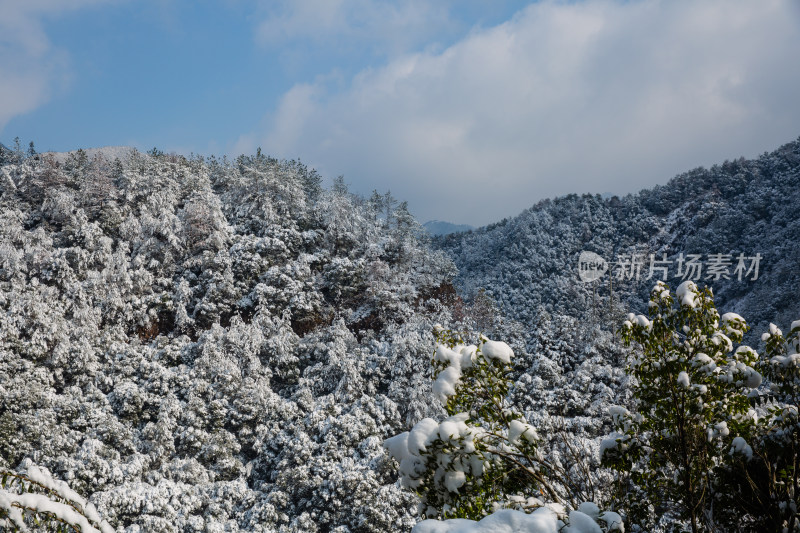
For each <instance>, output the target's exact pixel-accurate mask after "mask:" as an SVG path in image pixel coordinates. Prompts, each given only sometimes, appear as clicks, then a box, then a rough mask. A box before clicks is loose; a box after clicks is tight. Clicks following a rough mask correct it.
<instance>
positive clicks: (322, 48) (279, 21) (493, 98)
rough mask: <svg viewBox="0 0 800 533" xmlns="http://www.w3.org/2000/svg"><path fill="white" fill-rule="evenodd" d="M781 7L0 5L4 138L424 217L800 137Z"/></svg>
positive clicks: (602, 0)
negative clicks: (293, 172) (250, 167)
mask: <svg viewBox="0 0 800 533" xmlns="http://www.w3.org/2000/svg"><path fill="white" fill-rule="evenodd" d="M798 6H800V3H798V2H796V1H795V0H762V1H758V2H753V1H749V0H742V1H738V0H697V1H694V0H693V1H688V0H687V1H682V0H670V1H666V0H665V1H657V0H641V1H615V0H584V1H572V2H549V1H543V2H534V3H531V2H522V1H512V0H505V1H504V0H493V1H483V2H481V1H477V0H460V1H457V0H438V1H433V0H431V1H421V0H409V1H406V2H387V1H379V0H295V1H293V2H289V1H285V2H282V1H274V2H254V1H248V0H223V1H219V2H210V1H203V0H195V1H178V0H176V1H169V0H139V1H135V0H128V1H110V0H109V1H103V0H0V141H2V142H3V143H5V144H10V143H11V142H12V140H13V138H14V137H15V136H19V137H20V138H21V139H22V141H23V142H25V143H27V142H28V141H29V140H33V141H35V143H36V146H37V148H38V149H39V150H54V151H65V150H72V149H76V148H79V147H94V146H105V145H132V146H136V147H137V148H140V149H143V150H146V149H149V148H151V147H154V146H156V147H158V148H160V149H162V150H164V151H176V152H178V153H184V154H188V153H189V152H195V153H201V154H206V155H210V154H217V155H222V154H228V155H236V154H238V153H241V152H254V151H255V149H256V147H258V146H261V147H262V149H263V150H264V152H266V153H268V154H271V155H274V156H277V157H284V158H290V159H291V158H299V159H301V160H302V161H304V162H306V163H307V164H309V165H311V166H314V167H316V168H317V169H318V170H320V172H322V173H323V175H325V176H327V177H328V178H332V177H335V176H337V175H344V177H345V181H346V182H348V183H350V184H351V188H352V189H353V190H355V191H358V192H362V193H365V194H366V193H369V192H370V191H371V190H372V189H378V190H379V191H385V190H387V189H390V190H391V191H392V192H393V194H394V195H395V196H397V197H399V198H401V199H407V200H408V201H409V203H410V207H411V209H412V212H414V213H415V214H416V215H417V216H418V217H419V218H420V219H421V220H422V221H425V220H429V219H444V220H449V221H452V222H457V223H467V224H472V225H481V224H485V223H488V222H492V221H495V220H498V219H501V218H503V217H505V216H513V215H515V214H517V213H519V212H520V211H521V210H522V209H525V208H526V207H529V206H530V205H532V204H534V203H535V202H536V201H538V200H540V199H542V198H545V197H552V196H555V195H561V194H567V193H570V192H577V193H583V192H596V193H603V192H607V191H611V192H615V193H620V194H623V193H627V192H633V191H636V190H638V189H640V188H643V187H649V186H652V185H654V184H656V183H664V182H666V181H667V180H668V179H669V178H670V177H672V176H673V175H675V174H677V173H679V172H682V171H685V170H689V169H691V168H694V167H697V166H701V165H704V166H708V165H711V164H714V163H717V162H721V161H723V160H725V159H732V158H736V157H739V156H746V157H753V156H756V155H758V154H760V153H762V152H764V151H766V150H771V149H773V148H776V147H777V146H779V145H780V144H782V143H784V142H788V141H791V140H793V139H795V138H797V137H798V136H799V135H800V99H798V98H797V96H796V95H797V94H800V61H797V52H798V51H800V7H798Z"/></svg>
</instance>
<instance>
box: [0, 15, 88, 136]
mask: <svg viewBox="0 0 800 533" xmlns="http://www.w3.org/2000/svg"><path fill="white" fill-rule="evenodd" d="M102 1H103V0H24V1H23V0H0V14H2V15H0V131H2V130H3V129H4V128H5V126H6V124H8V121H9V120H11V119H12V118H13V117H15V116H17V115H21V114H23V113H27V112H29V111H32V110H34V109H36V108H37V107H39V106H41V105H42V104H44V103H45V102H47V101H48V100H49V99H50V98H51V97H52V94H53V92H54V91H56V90H58V88H60V87H63V86H64V85H65V84H66V82H67V80H68V79H69V76H70V71H69V59H68V55H67V54H66V52H65V51H63V50H58V49H55V48H54V47H53V46H52V44H51V43H50V40H49V39H48V37H47V35H46V33H45V31H44V28H43V26H42V19H43V18H45V17H48V16H49V17H52V16H57V15H59V14H60V13H63V12H66V11H71V10H75V9H79V8H82V7H86V6H89V5H92V4H98V3H101V2H102Z"/></svg>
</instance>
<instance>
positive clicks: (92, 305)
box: [0, 150, 469, 532]
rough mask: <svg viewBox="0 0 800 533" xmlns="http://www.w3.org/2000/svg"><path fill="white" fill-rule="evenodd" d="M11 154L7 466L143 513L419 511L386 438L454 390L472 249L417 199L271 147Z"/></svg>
mask: <svg viewBox="0 0 800 533" xmlns="http://www.w3.org/2000/svg"><path fill="white" fill-rule="evenodd" d="M2 157H3V161H2V167H0V194H2V196H0V461H1V462H2V465H0V466H3V467H11V468H15V467H17V465H18V464H19V463H20V462H21V461H22V460H23V459H29V460H33V461H34V463H36V464H38V465H40V466H42V467H46V468H47V469H49V470H50V471H51V472H52V473H53V475H54V476H55V477H56V478H59V479H63V480H66V481H67V482H68V483H69V484H70V486H71V487H72V488H73V489H75V490H77V491H78V492H79V493H82V494H86V495H89V494H93V497H92V501H93V502H94V503H95V505H96V506H97V508H98V509H99V511H100V512H101V514H102V515H103V517H104V518H106V519H107V520H108V521H109V522H110V523H111V524H113V525H114V526H115V527H123V528H124V527H130V529H128V530H129V531H146V532H158V531H223V530H225V531H236V530H246V531H273V530H278V529H281V530H283V529H286V530H292V531H317V530H319V531H330V530H334V529H335V528H336V527H340V528H343V529H339V531H348V530H349V531H390V530H403V529H408V528H409V527H410V526H411V525H413V523H414V522H415V519H414V517H413V511H414V509H415V506H416V502H415V500H414V499H413V497H412V495H411V494H409V493H407V492H404V491H402V490H401V489H400V488H399V487H398V486H396V483H395V482H396V479H397V476H396V472H395V470H394V468H393V467H392V465H391V463H390V461H389V460H388V458H387V456H386V454H385V451H384V450H383V448H382V445H381V443H382V441H383V439H384V438H386V437H388V436H390V435H392V434H395V433H397V432H398V431H399V430H402V429H404V428H405V427H406V426H407V424H408V423H413V422H414V421H416V420H418V419H420V418H421V417H423V416H424V415H426V414H429V413H435V412H437V411H436V409H437V408H436V407H435V406H432V405H431V403H430V401H429V395H430V384H429V368H428V367H429V360H430V353H431V349H432V346H433V343H434V341H433V336H432V333H431V331H432V326H433V324H434V323H436V322H441V323H443V324H451V323H452V320H451V317H450V313H449V311H448V310H447V309H446V308H445V307H444V306H443V305H442V303H441V301H450V302H451V301H452V300H453V299H454V298H455V295H454V292H453V289H452V287H451V286H450V285H449V284H448V282H449V280H450V279H451V278H452V276H453V275H454V273H455V271H454V269H453V266H452V263H451V261H450V260H449V259H447V258H446V257H445V256H444V255H443V254H442V253H441V252H434V251H431V250H430V249H429V248H428V247H427V246H426V244H425V242H424V241H423V240H420V238H421V236H422V235H424V232H423V231H422V230H421V229H420V227H419V225H418V224H417V222H416V221H415V220H414V219H413V218H412V217H411V216H410V215H409V213H408V211H407V209H406V207H405V204H402V203H401V204H398V203H397V202H396V201H395V200H394V199H393V198H391V197H390V196H388V195H379V194H377V193H376V194H375V195H373V197H372V198H370V199H369V200H365V199H363V198H360V197H357V196H355V195H353V194H350V193H349V192H348V191H347V188H346V186H345V184H344V183H343V182H342V181H341V180H339V181H337V182H336V183H335V184H334V186H333V188H332V189H331V190H324V189H323V188H322V187H321V185H320V182H321V179H320V176H319V175H317V174H316V173H315V172H314V171H312V170H309V169H307V168H306V167H304V166H303V165H302V164H299V163H296V162H285V161H277V160H275V159H270V158H267V157H264V156H262V155H261V154H260V153H258V154H257V155H255V156H253V157H244V156H243V157H240V158H238V159H236V160H235V161H228V160H224V159H223V160H217V159H213V158H211V159H208V160H204V159H202V158H189V159H186V158H183V157H180V156H170V155H164V154H162V153H159V152H157V151H155V150H154V151H153V152H151V153H149V154H142V153H138V152H136V151H133V152H132V153H130V154H129V156H127V157H126V158H124V159H123V160H120V159H116V160H108V159H106V158H105V157H104V156H103V153H102V151H101V152H99V153H96V154H95V155H94V156H93V157H88V156H87V154H86V152H83V151H78V152H76V153H73V154H71V155H70V156H68V157H60V158H56V157H53V156H50V155H39V154H36V153H35V152H34V151H31V153H28V154H23V153H21V152H20V151H9V150H3V152H2ZM59 160H61V161H59ZM467 311H469V310H468V309H467ZM461 318H462V319H463V318H464V316H462V317H461ZM439 409H440V408H439Z"/></svg>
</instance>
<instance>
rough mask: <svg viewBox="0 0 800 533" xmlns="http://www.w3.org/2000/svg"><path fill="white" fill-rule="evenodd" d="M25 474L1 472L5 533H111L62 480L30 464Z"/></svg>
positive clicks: (0, 511)
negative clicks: (25, 532)
mask: <svg viewBox="0 0 800 533" xmlns="http://www.w3.org/2000/svg"><path fill="white" fill-rule="evenodd" d="M23 468H24V469H25V470H26V471H25V472H24V473H23V472H14V471H12V470H7V469H0V526H2V528H3V531H6V530H7V531H29V530H30V528H31V526H33V527H35V528H36V531H54V532H59V533H61V532H64V533H67V532H79V533H95V532H97V533H110V532H113V531H114V529H113V528H112V527H111V526H110V525H109V524H108V522H106V521H104V520H102V519H101V518H100V515H99V514H98V513H97V510H96V509H95V507H94V505H92V504H91V503H88V502H87V501H86V500H85V499H84V498H83V497H81V496H80V495H79V494H77V493H76V492H74V491H73V490H72V489H70V488H69V486H68V485H67V484H66V483H64V482H63V481H57V480H55V479H53V478H52V476H50V474H49V472H47V471H46V470H44V469H39V468H37V467H36V466H35V465H33V464H30V463H29V462H25V463H23Z"/></svg>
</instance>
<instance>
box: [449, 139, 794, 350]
mask: <svg viewBox="0 0 800 533" xmlns="http://www.w3.org/2000/svg"><path fill="white" fill-rule="evenodd" d="M799 205H800V140H798V141H795V142H792V143H789V144H787V145H785V146H783V147H781V148H779V149H778V150H776V151H774V152H772V153H767V154H764V155H762V156H761V157H759V158H758V159H754V160H745V159H738V160H735V161H726V162H725V163H722V164H721V165H715V166H713V167H711V168H710V169H705V168H698V169H695V170H692V171H690V172H686V173H684V174H681V175H679V176H676V177H675V178H673V179H672V180H670V181H669V183H667V184H666V185H664V186H658V187H655V188H654V189H651V190H644V191H642V192H640V193H638V194H633V195H628V196H625V197H623V198H618V197H611V198H607V199H604V198H601V197H600V195H588V194H585V195H582V196H579V195H575V194H573V195H569V196H565V197H561V198H556V199H553V200H549V199H548V200H544V201H542V202H539V203H538V204H536V205H535V206H533V207H531V208H530V209H527V210H526V211H524V212H523V213H521V214H520V215H519V216H517V217H514V218H509V219H505V220H503V221H502V222H499V223H497V224H492V225H489V226H487V227H484V228H480V229H477V230H474V231H471V232H468V233H454V234H451V235H447V236H444V237H438V238H437V239H436V241H435V242H436V244H437V245H438V247H439V248H440V249H441V250H443V251H445V252H447V254H448V255H449V256H450V257H452V259H453V261H454V262H455V264H456V266H457V267H458V271H459V274H458V277H457V278H456V285H457V287H458V288H459V289H460V290H461V291H462V292H463V294H465V295H466V297H470V296H472V295H476V294H478V292H479V291H480V290H481V289H485V291H486V293H487V294H488V295H489V296H491V298H492V299H494V301H495V302H496V303H497V304H498V306H499V308H500V310H501V311H502V312H503V313H505V314H506V315H508V316H510V317H512V318H515V319H517V320H520V321H522V322H524V323H525V324H526V330H527V331H528V332H536V331H540V330H541V329H542V328H541V327H540V325H541V324H542V323H545V322H546V321H547V320H549V317H551V316H552V315H564V316H569V317H573V318H575V319H579V320H580V321H581V322H583V323H600V322H602V323H603V324H605V327H606V329H612V328H614V327H618V325H619V324H620V323H621V320H622V318H623V317H624V315H625V314H626V313H628V312H629V311H630V310H637V312H644V311H645V306H646V302H647V294H648V291H649V290H650V288H652V285H653V283H654V282H655V281H656V280H658V279H663V280H664V281H665V282H667V283H668V284H670V285H671V286H672V287H677V286H678V284H679V283H680V282H681V281H683V280H686V279H691V280H693V281H695V282H696V283H697V284H698V285H701V286H702V285H708V286H710V287H711V288H712V289H713V291H714V295H715V301H716V302H717V305H718V306H719V307H720V308H721V309H725V310H727V311H735V312H737V313H739V314H741V315H742V316H744V317H746V318H747V319H748V322H749V323H750V324H751V325H752V326H754V327H753V331H754V332H761V331H765V330H766V328H767V327H768V324H769V323H770V322H775V323H788V322H789V321H791V320H794V319H795V318H796V317H795V315H796V312H797V310H798V303H797V294H798V292H799V291H800V268H798V265H800V247H798V245H797V242H798V236H800V212H798V209H797V206H799ZM582 251H589V252H594V253H596V254H598V255H599V256H601V257H602V258H604V259H605V261H607V263H608V268H609V271H608V272H607V273H606V274H605V275H604V276H603V277H602V278H601V279H599V280H597V281H594V282H591V283H583V282H582V281H581V279H580V278H579V275H578V262H579V257H580V254H581V252H582ZM651 254H652V255H653V256H654V257H653V259H654V260H655V261H656V262H655V263H654V264H653V266H654V272H653V277H652V278H650V279H648V278H649V276H650V261H651V258H650V256H651ZM718 255H721V256H722V257H720V258H719V259H720V261H716V259H717V258H716V257H715V256H718ZM740 255H743V258H744V259H745V261H744V267H745V269H744V271H742V272H737V271H736V268H737V266H738V263H739V257H740ZM757 255H760V259H759V270H758V273H757V276H756V272H755V270H752V271H750V267H751V266H753V265H752V263H753V262H754V261H753V259H754V258H755V257H756V256H757ZM665 256H666V261H667V262H666V263H663V262H660V261H663V260H664V259H665ZM681 256H682V257H683V260H684V262H683V264H682V267H683V268H682V271H681V272H679V259H680V258H681ZM692 256H694V257H692ZM692 258H693V259H694V264H695V265H698V264H699V265H700V266H698V267H697V268H694V269H692V268H687V266H688V264H689V261H690V260H691V259H692ZM726 261H727V263H728V264H727V265H725V262H726ZM637 263H638V264H639V265H640V266H639V269H640V270H639V272H638V274H637V272H636V266H635V265H636V264H637ZM712 263H716V264H717V265H722V266H718V267H717V268H716V270H709V268H710V267H711V268H713V266H712ZM632 264H633V268H631V265H632ZM660 268H668V270H667V272H666V273H667V274H668V275H667V276H663V274H664V273H665V271H664V270H661V269H660ZM748 271H750V272H748ZM726 277H727V278H729V279H726ZM740 278H741V279H740ZM759 334H760V333H759ZM757 339H758V335H755V333H751V334H750V335H749V336H748V340H749V341H750V342H753V343H754V344H755V343H756V342H757Z"/></svg>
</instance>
